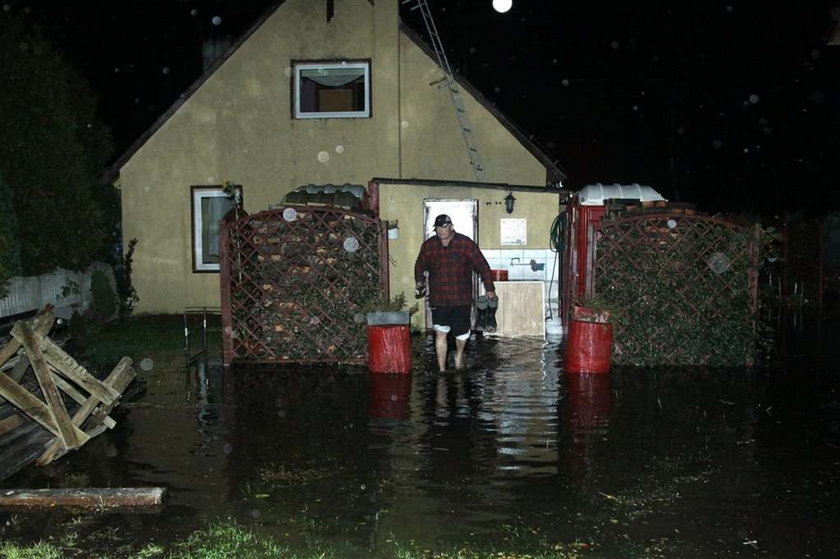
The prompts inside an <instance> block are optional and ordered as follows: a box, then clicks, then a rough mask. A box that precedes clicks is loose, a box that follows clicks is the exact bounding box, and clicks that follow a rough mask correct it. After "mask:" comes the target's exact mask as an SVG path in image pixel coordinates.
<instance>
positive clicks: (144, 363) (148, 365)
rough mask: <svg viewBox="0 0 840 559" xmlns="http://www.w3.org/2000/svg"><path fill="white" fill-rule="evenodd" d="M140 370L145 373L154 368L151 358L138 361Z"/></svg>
mask: <svg viewBox="0 0 840 559" xmlns="http://www.w3.org/2000/svg"><path fill="white" fill-rule="evenodd" d="M140 368H141V369H143V370H144V371H146V372H149V371H151V370H152V369H154V368H155V362H154V360H153V359H152V358H151V357H144V358H143V359H142V360H141V361H140Z"/></svg>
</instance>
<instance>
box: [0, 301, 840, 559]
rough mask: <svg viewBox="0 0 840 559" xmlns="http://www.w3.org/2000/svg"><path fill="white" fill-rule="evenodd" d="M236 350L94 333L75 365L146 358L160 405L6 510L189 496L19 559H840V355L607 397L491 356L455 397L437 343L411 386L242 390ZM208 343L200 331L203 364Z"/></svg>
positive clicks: (101, 519) (17, 526)
mask: <svg viewBox="0 0 840 559" xmlns="http://www.w3.org/2000/svg"><path fill="white" fill-rule="evenodd" d="M219 338H220V336H219V329H218V325H213V326H212V327H211V329H210V331H209V332H208V346H209V348H208V349H209V350H210V351H209V354H210V355H209V358H208V360H207V361H203V362H197V363H195V364H193V365H192V366H190V367H187V366H185V356H184V325H183V317H181V316H139V317H133V318H131V319H129V320H127V321H125V322H117V323H113V324H109V325H108V326H107V327H106V328H102V329H100V330H99V331H96V332H89V333H88V334H87V336H86V338H85V339H84V344H83V345H82V344H79V345H78V346H77V349H78V350H79V352H78V353H75V352H72V351H71V353H72V354H73V355H74V356H76V357H77V358H78V360H79V361H80V362H82V363H83V364H84V365H86V366H87V367H89V368H92V367H97V368H101V370H103V371H107V370H110V368H111V367H113V365H114V364H116V362H117V361H118V360H119V359H120V358H121V357H122V356H124V355H128V356H129V357H131V358H132V359H133V360H134V362H135V367H136V368H137V372H138V378H137V379H136V381H135V382H136V383H138V384H140V385H142V387H143V390H138V391H135V392H133V393H132V394H127V395H126V397H125V398H124V401H123V402H122V403H121V404H120V406H119V407H118V408H117V409H116V410H115V414H116V415H114V419H115V420H116V422H117V425H116V427H115V428H114V429H113V430H111V431H108V432H107V433H104V434H103V435H101V436H100V437H97V438H95V439H93V440H92V441H90V442H89V443H88V444H87V445H85V446H84V447H82V448H81V449H79V450H78V451H76V452H73V453H69V454H68V455H66V456H65V457H63V458H62V459H61V460H58V461H56V463H54V465H51V466H50V467H48V468H45V469H43V470H42V469H33V470H31V471H29V472H28V473H27V474H26V475H21V476H19V477H18V478H17V479H11V480H7V481H8V482H9V483H8V484H6V485H5V487H17V488H21V487H73V486H76V487H166V488H168V489H169V491H168V496H169V499H168V500H167V503H166V504H165V505H164V507H163V508H162V510H160V511H156V512H155V513H152V514H132V513H115V512H100V511H86V512H84V513H79V512H70V511H62V510H55V511H47V512H40V513H31V514H30V513H16V514H4V513H3V512H0V557H25V558H52V557H94V556H95V557H111V558H115V559H116V558H151V557H161V558H172V559H179V558H188V557H195V558H216V557H218V558H222V557H225V558H227V557H243V558H245V557H248V558H250V557H255V558H260V557H289V558H299V559H309V558H316V557H318V558H355V557H359V558H365V559H368V558H370V559H374V558H398V559H421V558H422V559H435V558H439V559H449V558H452V559H491V558H495V559H503V558H511V559H525V558H533V559H548V558H560V559H563V558H578V557H580V558H588V559H595V558H598V559H601V558H606V559H610V558H613V557H621V558H625V557H626V558H634V557H639V558H642V557H645V558H647V557H655V558H659V557H728V558H731V557H754V556H756V555H761V556H764V557H805V556H810V557H834V555H835V554H836V549H838V546H840V535H838V533H837V531H836V526H837V524H838V522H840V505H838V503H840V479H839V478H838V475H837V468H836V465H837V463H839V462H838V461H840V454H838V450H837V449H838V448H840V438H838V435H837V429H836V425H837V424H840V423H838V422H840V380H838V377H837V375H836V373H835V371H836V370H837V365H836V364H837V363H840V356H834V357H832V359H828V357H829V356H832V355H834V354H835V353H837V352H838V351H840V350H838V349H837V347H835V345H836V344H834V345H831V346H829V349H831V350H832V351H830V352H826V351H825V348H816V349H818V350H819V351H810V350H808V351H806V350H803V349H801V347H800V346H798V345H797V346H796V347H794V345H793V342H794V341H796V340H798V339H799V338H802V339H803V340H805V341H807V342H808V343H810V344H813V342H814V340H815V339H817V338H815V337H814V336H812V335H810V334H807V333H804V332H803V333H801V335H800V336H799V337H790V338H788V340H787V343H788V345H789V351H790V352H791V354H792V355H795V359H793V360H791V362H790V363H788V364H786V365H785V366H784V368H781V369H777V370H773V371H754V370H748V369H737V370H714V369H679V370H664V369H657V370H654V369H638V370H621V369H615V370H613V371H611V372H610V373H609V374H608V375H594V376H596V377H599V379H598V380H600V381H605V382H597V383H595V382H591V383H586V382H583V379H582V376H581V375H569V374H566V373H564V372H563V370H562V355H561V354H562V352H561V350H560V346H559V345H558V344H557V342H547V343H543V342H542V340H510V339H507V340H473V341H471V342H470V343H469V345H468V355H467V361H468V363H469V365H470V367H469V369H468V370H467V371H464V372H462V373H452V374H447V375H440V374H437V373H436V372H430V371H431V369H430V368H429V367H428V366H427V365H433V363H432V360H433V346H432V345H431V344H432V341H431V339H430V338H428V337H422V336H415V337H413V340H412V344H413V359H414V370H413V373H412V375H410V376H409V377H406V376H401V375H382V374H378V375H377V374H368V373H367V371H366V369H365V368H364V367H363V366H362V367H355V368H346V369H342V370H339V369H337V368H335V367H298V366H287V367H273V368H263V369H261V368H258V367H243V368H241V369H237V368H236V367H232V368H230V369H224V368H222V367H221V366H220V363H219V359H218V355H219V346H220V339H219ZM200 343H201V335H200V331H199V330H197V329H193V334H192V341H191V345H192V348H193V353H194V352H195V351H196V350H197V349H198V348H199V346H200ZM70 345H72V344H70ZM812 354H813V355H820V356H821V357H820V359H819V360H817V361H816V362H815V361H809V359H808V356H810V355H812ZM144 363H145V366H143V365H141V364H144ZM395 377H399V378H395ZM222 380H224V381H225V382H224V383H223V382H222ZM404 380H408V381H409V382H408V383H404V382H394V381H404ZM590 380H592V379H590ZM3 487H4V486H2V485H0V490H2V488H3ZM806 531H807V532H806ZM802 533H807V534H808V536H807V537H792V535H793V534H802Z"/></svg>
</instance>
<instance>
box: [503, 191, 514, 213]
mask: <svg viewBox="0 0 840 559" xmlns="http://www.w3.org/2000/svg"><path fill="white" fill-rule="evenodd" d="M515 202H516V198H514V197H513V192H508V195H507V196H505V211H506V212H507V213H509V214H512V213H513V204H514V203H515Z"/></svg>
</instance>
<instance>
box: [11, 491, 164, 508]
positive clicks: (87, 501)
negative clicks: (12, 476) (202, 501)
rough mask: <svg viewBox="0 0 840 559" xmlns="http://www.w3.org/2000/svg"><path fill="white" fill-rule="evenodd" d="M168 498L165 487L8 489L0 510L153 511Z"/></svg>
mask: <svg viewBox="0 0 840 559" xmlns="http://www.w3.org/2000/svg"><path fill="white" fill-rule="evenodd" d="M165 494H166V488H164V487H119V488H114V487H106V488H84V489H4V490H0V509H27V510H32V509H44V508H48V509H54V508H55V507H68V508H90V509H113V508H149V507H159V506H161V505H162V504H163V498H164V496H165Z"/></svg>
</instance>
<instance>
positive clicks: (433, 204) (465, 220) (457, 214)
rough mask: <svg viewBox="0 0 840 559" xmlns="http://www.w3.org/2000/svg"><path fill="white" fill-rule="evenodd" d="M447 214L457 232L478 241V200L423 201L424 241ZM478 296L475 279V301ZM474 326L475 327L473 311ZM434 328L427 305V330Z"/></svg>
mask: <svg viewBox="0 0 840 559" xmlns="http://www.w3.org/2000/svg"><path fill="white" fill-rule="evenodd" d="M440 214H446V215H448V216H449V217H450V218H451V219H452V226H453V227H455V231H456V232H458V233H461V234H462V235H466V236H467V237H469V238H470V239H472V240H473V241H475V240H476V239H478V200H474V199H467V200H451V199H426V200H424V201H423V240H424V241H425V240H426V239H428V238H429V237H431V236H432V235H434V234H435V218H436V217H437V216H438V215H440ZM477 294H478V280H477V279H475V278H474V279H473V299H475V297H476V296H477ZM472 325H473V326H474V325H475V309H473V316H472ZM431 327H432V309H431V307H430V306H429V305H426V328H427V329H431Z"/></svg>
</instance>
